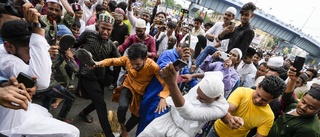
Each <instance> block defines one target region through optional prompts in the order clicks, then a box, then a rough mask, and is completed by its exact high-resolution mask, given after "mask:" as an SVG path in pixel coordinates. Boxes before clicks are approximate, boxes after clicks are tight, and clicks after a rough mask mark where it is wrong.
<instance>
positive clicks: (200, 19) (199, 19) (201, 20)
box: [193, 17, 203, 23]
mask: <svg viewBox="0 0 320 137" xmlns="http://www.w3.org/2000/svg"><path fill="white" fill-rule="evenodd" d="M193 21H198V22H200V23H202V22H203V19H202V18H201V17H197V18H195V19H194V20H193Z"/></svg>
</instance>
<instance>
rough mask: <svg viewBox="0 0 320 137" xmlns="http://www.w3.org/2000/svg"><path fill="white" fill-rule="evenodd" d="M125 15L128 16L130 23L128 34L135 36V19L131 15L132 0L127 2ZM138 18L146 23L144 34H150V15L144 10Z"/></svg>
mask: <svg viewBox="0 0 320 137" xmlns="http://www.w3.org/2000/svg"><path fill="white" fill-rule="evenodd" d="M127 15H128V19H129V21H130V23H131V24H132V30H131V32H130V34H135V33H136V31H135V25H134V24H135V23H136V20H137V17H136V16H134V15H133V11H132V0H129V1H128V13H127ZM140 18H141V19H143V20H144V21H146V23H147V27H146V34H149V32H150V13H148V12H147V11H146V10H144V11H142V13H141V16H140Z"/></svg>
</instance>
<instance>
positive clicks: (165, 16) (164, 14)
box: [156, 11, 167, 19]
mask: <svg viewBox="0 0 320 137" xmlns="http://www.w3.org/2000/svg"><path fill="white" fill-rule="evenodd" d="M159 14H162V15H163V16H164V18H165V19H167V15H166V13H164V12H162V11H161V12H158V13H157V14H156V16H158V15H159Z"/></svg>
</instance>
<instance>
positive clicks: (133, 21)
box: [127, 11, 151, 35]
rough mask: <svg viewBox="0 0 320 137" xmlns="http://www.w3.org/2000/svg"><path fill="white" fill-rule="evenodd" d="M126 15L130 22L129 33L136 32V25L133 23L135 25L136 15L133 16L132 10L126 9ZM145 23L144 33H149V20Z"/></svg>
mask: <svg viewBox="0 0 320 137" xmlns="http://www.w3.org/2000/svg"><path fill="white" fill-rule="evenodd" d="M127 16H128V19H129V21H130V24H131V31H130V35H132V34H136V26H135V25H136V20H137V17H135V16H134V15H133V12H132V11H128V12H127ZM146 25H147V26H146V32H145V33H146V34H149V32H150V27H151V25H150V23H149V22H148V23H147V24H146Z"/></svg>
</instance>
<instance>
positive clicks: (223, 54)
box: [220, 52, 229, 60]
mask: <svg viewBox="0 0 320 137" xmlns="http://www.w3.org/2000/svg"><path fill="white" fill-rule="evenodd" d="M220 53H221V54H220V58H221V59H223V60H227V59H229V54H227V53H225V52H220Z"/></svg>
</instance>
